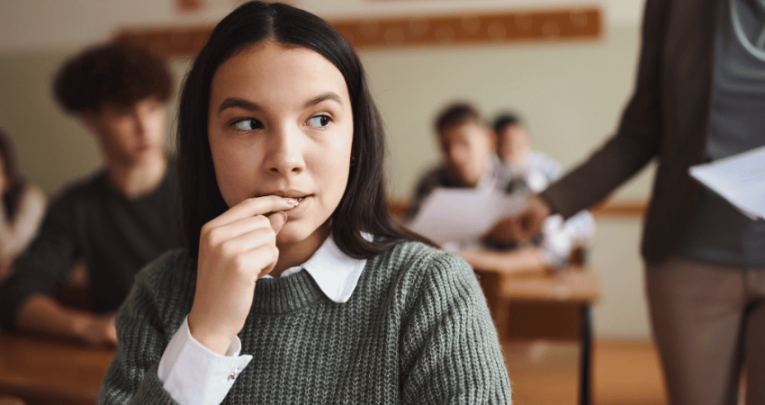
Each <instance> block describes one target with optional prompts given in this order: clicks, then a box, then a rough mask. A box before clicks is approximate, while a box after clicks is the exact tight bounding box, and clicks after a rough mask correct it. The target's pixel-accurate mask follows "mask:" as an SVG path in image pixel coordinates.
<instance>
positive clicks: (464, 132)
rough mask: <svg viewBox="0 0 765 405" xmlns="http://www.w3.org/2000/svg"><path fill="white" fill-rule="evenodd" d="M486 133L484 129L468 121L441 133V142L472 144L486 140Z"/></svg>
mask: <svg viewBox="0 0 765 405" xmlns="http://www.w3.org/2000/svg"><path fill="white" fill-rule="evenodd" d="M486 135H487V134H486V131H485V129H484V127H483V126H482V125H481V124H479V123H477V122H475V121H468V122H466V123H464V124H461V125H457V126H453V127H449V128H446V129H444V130H443V131H441V132H440V133H439V138H440V139H441V142H445V143H450V142H457V141H463V142H472V141H475V140H478V139H483V138H486Z"/></svg>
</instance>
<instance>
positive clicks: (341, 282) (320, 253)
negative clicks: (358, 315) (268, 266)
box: [265, 234, 371, 303]
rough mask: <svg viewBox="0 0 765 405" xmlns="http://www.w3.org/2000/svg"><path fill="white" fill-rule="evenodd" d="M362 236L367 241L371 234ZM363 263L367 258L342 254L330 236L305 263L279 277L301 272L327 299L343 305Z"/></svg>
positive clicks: (359, 275)
mask: <svg viewBox="0 0 765 405" xmlns="http://www.w3.org/2000/svg"><path fill="white" fill-rule="evenodd" d="M364 237H365V238H367V239H370V238H371V235H367V234H364ZM366 264H367V259H354V258H352V257H350V256H348V255H346V254H345V253H343V251H342V250H340V248H339V247H337V245H336V244H335V240H334V239H333V238H332V234H330V235H329V236H327V239H326V240H325V241H324V243H323V244H322V245H321V246H320V247H319V249H318V250H317V251H316V253H314V254H313V256H311V258H310V259H308V261H307V262H305V263H303V265H301V266H295V267H290V268H288V269H287V270H284V272H283V273H282V274H281V277H289V276H291V275H293V274H297V273H299V272H300V270H302V269H305V270H306V271H307V272H308V274H310V275H311V277H313V280H314V281H315V282H316V284H317V285H318V286H319V288H320V289H321V291H322V292H323V293H324V295H326V296H327V298H329V299H331V300H332V301H334V302H337V303H344V302H348V300H349V299H351V295H352V294H353V290H355V289H356V285H357V284H358V282H359V278H360V277H361V272H362V271H363V270H364V266H365V265H366ZM265 277H271V276H270V275H267V276H265Z"/></svg>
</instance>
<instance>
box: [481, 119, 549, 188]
mask: <svg viewBox="0 0 765 405" xmlns="http://www.w3.org/2000/svg"><path fill="white" fill-rule="evenodd" d="M492 127H493V129H494V136H495V138H496V142H497V156H499V159H500V160H501V161H502V163H503V164H504V165H505V169H506V170H507V173H506V174H507V176H509V177H510V178H511V179H514V180H519V181H522V183H521V184H519V185H523V186H524V187H526V188H528V190H529V191H530V192H537V191H539V190H541V189H543V188H544V187H545V186H547V184H549V183H551V182H552V181H553V180H555V179H557V178H558V177H560V175H561V173H563V169H562V168H561V166H560V164H559V163H558V162H556V161H555V160H553V159H552V158H551V157H549V156H547V155H546V154H544V153H542V152H540V151H537V150H533V149H532V148H531V147H532V141H531V135H530V134H529V132H528V130H527V129H526V126H525V125H524V124H523V122H522V121H521V119H520V118H519V117H518V116H517V115H515V114H512V113H504V114H500V115H499V116H497V118H495V119H494V124H493V125H492Z"/></svg>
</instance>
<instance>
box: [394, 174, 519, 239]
mask: <svg viewBox="0 0 765 405" xmlns="http://www.w3.org/2000/svg"><path fill="white" fill-rule="evenodd" d="M525 207H526V198H525V197H522V196H516V197H508V196H507V195H505V194H504V193H502V192H501V191H500V190H497V189H496V188H494V187H484V188H479V189H445V188H438V189H436V190H435V191H433V193H431V194H430V195H429V196H428V198H426V199H425V201H424V202H423V204H422V207H421V208H420V211H419V212H418V214H417V217H415V218H414V220H413V221H412V223H411V224H409V226H410V228H411V229H412V230H413V231H415V232H418V233H420V234H421V235H423V236H426V237H428V238H430V239H431V240H432V241H434V242H436V243H439V244H444V243H446V242H461V241H469V240H474V239H477V238H479V237H480V236H482V235H483V234H485V233H486V232H488V231H489V230H490V229H491V227H492V225H494V223H495V222H497V220H499V219H500V218H503V217H505V216H507V215H511V214H514V213H517V212H520V211H521V210H522V209H523V208H525Z"/></svg>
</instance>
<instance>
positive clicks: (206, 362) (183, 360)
mask: <svg viewBox="0 0 765 405" xmlns="http://www.w3.org/2000/svg"><path fill="white" fill-rule="evenodd" d="M364 237H365V238H367V239H370V238H371V236H369V235H364ZM366 262H367V261H366V259H354V258H352V257H349V256H348V255H346V254H345V253H343V252H342V251H341V250H340V248H338V247H337V245H336V244H335V241H334V239H333V238H332V235H331V234H330V235H329V236H328V237H327V239H326V240H325V241H324V243H323V244H322V245H321V247H319V249H318V250H317V251H316V253H314V254H313V256H311V258H310V259H308V261H307V262H305V263H304V264H303V265H302V266H295V267H290V268H289V269H287V270H285V271H284V272H283V273H282V275H281V277H289V276H291V275H294V274H297V273H298V272H300V271H301V270H302V269H305V270H306V271H307V272H308V274H310V275H311V277H312V278H313V280H314V281H315V282H316V284H317V285H318V286H319V288H320V289H321V291H322V292H323V293H324V294H325V295H326V296H327V298H329V299H330V300H332V301H334V302H337V303H345V302H348V300H349V299H350V298H351V295H352V294H353V291H354V290H355V289H356V285H357V284H358V281H359V277H361V272H362V271H363V270H364V266H365V265H366ZM265 277H271V276H265ZM241 349H242V343H241V341H240V340H239V337H238V336H237V337H235V338H234V340H233V341H232V342H231V344H230V345H229V347H228V350H227V351H226V355H225V356H223V355H220V354H218V353H215V352H213V351H211V350H210V349H208V348H206V347H205V346H203V345H202V344H201V343H199V342H198V341H197V340H196V339H194V337H193V336H191V332H190V331H189V323H188V316H187V317H186V319H184V320H183V324H182V325H181V327H180V328H179V329H178V331H177V332H176V333H175V335H174V336H173V338H172V339H171V340H170V343H169V344H168V345H167V348H165V352H164V353H163V354H162V359H161V360H160V361H159V369H158V371H157V373H158V374H159V379H160V380H161V381H162V383H163V387H164V388H165V390H167V392H169V393H170V395H171V396H172V397H173V399H175V400H176V401H178V402H180V403H181V404H184V405H195V404H220V403H221V402H222V401H223V399H224V398H225V397H226V395H228V392H229V390H231V387H232V386H233V385H234V382H235V381H236V377H237V376H239V373H240V372H241V371H242V370H244V368H245V367H247V365H248V364H250V361H251V360H252V356H251V355H249V354H241V353H240V352H241Z"/></svg>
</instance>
